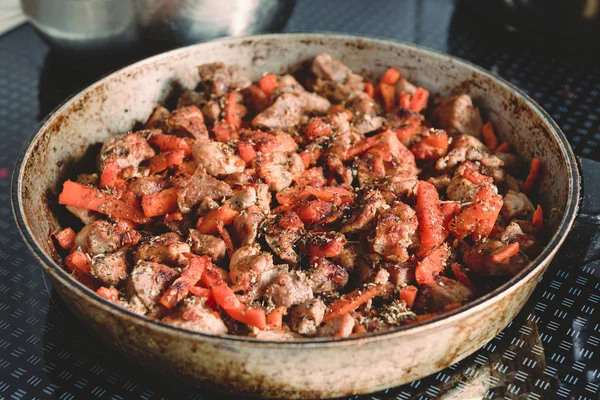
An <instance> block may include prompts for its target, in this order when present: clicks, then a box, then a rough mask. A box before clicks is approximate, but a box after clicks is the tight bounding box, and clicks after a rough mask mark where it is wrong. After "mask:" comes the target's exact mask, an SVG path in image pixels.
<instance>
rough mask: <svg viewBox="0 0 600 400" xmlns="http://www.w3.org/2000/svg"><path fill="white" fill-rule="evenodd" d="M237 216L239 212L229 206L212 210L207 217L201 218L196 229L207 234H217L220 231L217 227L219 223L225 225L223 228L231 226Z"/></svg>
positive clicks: (224, 205)
mask: <svg viewBox="0 0 600 400" xmlns="http://www.w3.org/2000/svg"><path fill="white" fill-rule="evenodd" d="M236 215H238V212H237V211H236V210H234V209H233V208H231V206H229V204H223V205H222V206H221V207H219V208H217V209H216V210H212V211H210V212H209V213H208V214H206V215H205V216H203V217H200V218H199V219H198V222H197V223H196V229H197V230H198V232H200V233H205V234H214V233H217V232H218V231H219V230H218V227H217V224H218V223H219V221H220V222H222V223H223V226H226V225H229V224H231V223H232V222H233V219H234V218H235V217H236Z"/></svg>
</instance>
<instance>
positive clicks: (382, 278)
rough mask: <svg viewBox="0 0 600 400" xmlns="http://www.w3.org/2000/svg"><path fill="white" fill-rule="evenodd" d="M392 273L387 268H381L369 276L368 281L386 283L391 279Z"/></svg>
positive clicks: (379, 283) (378, 283) (376, 283)
mask: <svg viewBox="0 0 600 400" xmlns="http://www.w3.org/2000/svg"><path fill="white" fill-rule="evenodd" d="M390 275H391V274H390V273H389V272H388V271H387V269H385V268H379V269H378V270H377V271H375V273H373V274H371V276H369V279H368V282H369V283H373V284H375V285H385V284H386V283H388V282H389V281H390Z"/></svg>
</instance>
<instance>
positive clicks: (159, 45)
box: [0, 0, 600, 400]
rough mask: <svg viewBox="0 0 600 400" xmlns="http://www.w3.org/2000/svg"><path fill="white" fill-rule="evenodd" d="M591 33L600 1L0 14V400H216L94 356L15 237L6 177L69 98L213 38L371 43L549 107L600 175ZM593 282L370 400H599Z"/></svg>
mask: <svg viewBox="0 0 600 400" xmlns="http://www.w3.org/2000/svg"><path fill="white" fill-rule="evenodd" d="M599 21H600V0H456V1H455V0H369V1H364V0H327V1H322V0H297V1H294V0H280V1H276V0H212V1H209V0H206V1H204V0H0V399H4V398H7V399H9V398H10V399H30V398H58V399H61V400H70V399H74V398H92V399H95V398H98V399H127V398H137V399H163V398H173V399H180V398H185V399H209V398H211V396H210V395H208V394H206V393H204V392H202V391H200V390H197V389H194V388H190V387H187V386H185V385H182V384H177V383H169V382H164V381H161V380H160V379H158V378H156V377H153V376H148V374H147V373H146V372H145V371H143V370H140V369H139V368H137V367H136V366H133V365H130V364H128V363H126V362H124V361H122V360H121V358H120V357H119V355H118V354H112V353H110V352H109V351H108V350H106V349H104V348H103V347H101V346H98V345H97V344H96V343H95V342H94V340H93V339H92V338H91V337H90V336H89V335H88V333H87V332H85V330H84V329H83V328H82V327H81V326H79V324H78V323H77V322H76V321H75V320H74V319H73V318H71V317H70V316H69V315H65V314H64V310H65V309H64V307H63V305H62V304H61V303H60V301H59V300H58V298H57V297H56V296H53V295H52V287H51V286H50V284H49V282H48V281H47V280H46V279H45V277H44V276H43V275H42V272H41V269H40V268H39V266H38V265H37V263H36V261H35V259H33V257H31V256H30V255H29V252H28V251H27V250H26V248H25V245H24V244H23V242H22V240H21V238H20V236H19V234H18V231H17V229H16V226H15V224H14V222H13V221H12V215H11V211H10V206H9V202H10V194H9V190H8V188H9V178H10V177H9V175H10V170H11V169H12V167H13V165H14V162H15V160H16V158H17V157H18V153H19V150H20V148H21V146H22V144H23V142H24V141H25V140H26V138H27V137H28V135H29V134H30V133H32V132H33V131H34V129H35V127H36V125H37V124H38V123H39V122H40V121H41V120H42V119H43V118H44V117H45V116H46V115H48V114H49V113H51V112H52V110H53V109H54V108H55V107H57V106H58V105H59V104H61V103H62V102H63V101H64V100H65V99H66V98H68V97H69V96H70V95H72V94H74V93H76V92H77V91H79V90H80V89H82V88H83V87H85V86H87V85H89V84H90V83H92V82H94V81H96V80H97V79H98V78H100V77H101V76H103V75H105V74H107V73H109V72H111V71H113V70H115V69H117V68H118V67H120V66H123V65H126V64H129V63H131V62H133V61H135V60H136V59H140V58H143V57H145V56H147V55H150V54H155V53H158V52H161V51H164V50H167V49H170V48H174V47H178V46H182V45H185V44H190V43H195V42H198V41H202V40H209V39H211V38H215V37H220V36H227V35H246V34H254V33H263V32H280V31H282V32H342V33H348V34H354V35H363V36H375V37H382V38H389V39H392V40H399V41H405V42H410V43H416V44H418V45H422V46H425V47H429V48H433V49H437V50H440V51H444V52H447V53H449V54H452V55H454V56H458V57H460V58H463V59H466V60H468V61H470V62H473V63H475V64H478V65H480V66H482V67H484V68H487V69H489V70H491V71H492V72H493V73H495V74H497V75H499V76H501V77H503V78H505V79H507V80H509V81H510V82H512V83H514V84H515V85H517V86H519V87H520V88H522V89H523V90H525V91H526V92H527V93H528V94H529V95H530V96H531V97H533V98H534V100H536V101H537V102H538V103H539V104H540V105H541V106H542V107H543V108H545V109H546V110H547V111H548V112H549V113H550V115H551V116H552V117H553V118H554V119H555V120H556V121H557V123H558V124H559V126H560V127H561V128H562V130H563V131H564V133H565V134H566V136H567V137H568V139H569V141H570V143H571V146H572V147H573V150H574V151H575V153H576V154H577V155H578V156H581V157H587V158H591V159H594V160H596V161H600V64H599V63H598V58H599V57H600V51H599V50H600V47H599V43H600V29H599ZM599 271H600V268H598V265H595V266H594V265H580V266H573V267H572V268H567V267H565V266H561V265H556V263H555V264H553V266H552V267H551V268H550V269H549V270H548V272H547V273H546V275H545V276H544V279H543V281H542V282H541V283H540V284H539V286H538V287H537V289H536V291H535V292H534V294H533V295H532V297H531V299H530V301H529V303H528V304H527V306H526V307H525V308H524V309H523V311H522V312H521V313H520V314H519V317H517V319H515V320H514V321H513V322H512V323H511V324H510V325H509V327H508V328H507V329H505V330H504V331H503V332H502V333H500V334H499V335H498V336H497V337H496V338H495V339H494V340H492V341H491V342H490V343H489V344H488V345H486V346H485V347H484V348H482V349H481V350H479V351H478V352H477V353H475V354H474V355H472V356H470V357H468V358H467V359H465V360H463V361H461V362H459V363H457V364H455V365H453V366H452V367H450V368H449V369H447V370H444V371H441V372H439V373H437V374H435V375H433V376H430V377H427V378H425V379H422V380H420V381H415V382H413V383H411V384H410V385H405V386H402V387H399V388H395V389H390V390H387V391H385V392H380V393H376V394H374V395H372V396H365V397H364V399H376V400H379V399H381V400H383V399H386V400H387V399H390V400H391V399H401V400H406V399H434V398H443V399H459V400H462V399H481V398H486V399H495V398H503V399H534V400H536V399H550V398H565V399H580V400H594V399H599V398H600V357H598V355H597V354H598V352H600V312H599V311H598V309H599V308H600V305H599V303H600V296H598V295H597V293H598V290H600V279H599V278H598V274H600V272H599ZM214 398H220V397H214Z"/></svg>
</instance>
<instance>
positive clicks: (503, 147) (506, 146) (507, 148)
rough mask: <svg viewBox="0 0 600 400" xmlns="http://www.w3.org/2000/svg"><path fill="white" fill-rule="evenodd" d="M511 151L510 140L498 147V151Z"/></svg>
mask: <svg viewBox="0 0 600 400" xmlns="http://www.w3.org/2000/svg"><path fill="white" fill-rule="evenodd" d="M509 151H510V144H509V143H508V142H504V143H502V144H501V145H500V146H498V147H496V152H498V153H508V152H509Z"/></svg>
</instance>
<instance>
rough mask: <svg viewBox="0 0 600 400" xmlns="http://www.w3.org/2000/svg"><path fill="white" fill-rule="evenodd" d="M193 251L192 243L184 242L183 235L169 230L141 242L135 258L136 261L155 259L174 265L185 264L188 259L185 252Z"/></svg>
mask: <svg viewBox="0 0 600 400" xmlns="http://www.w3.org/2000/svg"><path fill="white" fill-rule="evenodd" d="M191 251H192V249H191V248H190V245H189V244H187V243H186V242H184V241H183V240H182V238H181V236H179V235H178V234H177V233H175V232H167V233H163V234H162V235H159V236H155V237H153V238H152V239H151V240H149V241H146V242H144V243H142V244H140V245H139V247H138V248H137V251H136V252H135V255H134V259H135V261H136V262H139V261H142V260H143V261H148V260H155V261H158V262H161V263H167V264H172V265H183V264H184V263H186V260H187V258H186V257H185V256H184V253H190V252H191Z"/></svg>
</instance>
